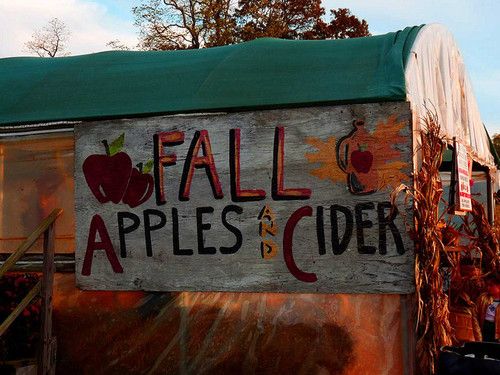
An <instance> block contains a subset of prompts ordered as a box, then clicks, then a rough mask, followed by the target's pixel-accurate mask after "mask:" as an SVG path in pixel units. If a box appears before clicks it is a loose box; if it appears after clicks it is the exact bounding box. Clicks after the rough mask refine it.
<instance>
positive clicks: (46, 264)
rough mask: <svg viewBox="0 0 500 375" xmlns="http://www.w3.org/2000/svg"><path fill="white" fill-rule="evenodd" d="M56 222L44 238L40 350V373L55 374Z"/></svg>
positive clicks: (43, 374) (44, 374)
mask: <svg viewBox="0 0 500 375" xmlns="http://www.w3.org/2000/svg"><path fill="white" fill-rule="evenodd" d="M54 248H55V224H54V223H52V224H51V225H50V226H49V227H48V228H47V230H46V231H45V233H44V238H43V249H44V252H43V254H44V258H43V281H42V291H41V296H42V317H41V320H42V325H41V330H40V352H39V359H38V374H39V375H46V374H55V362H54V360H53V356H54V353H53V349H52V346H53V345H54V344H53V341H54V339H53V337H52V286H53V282H54Z"/></svg>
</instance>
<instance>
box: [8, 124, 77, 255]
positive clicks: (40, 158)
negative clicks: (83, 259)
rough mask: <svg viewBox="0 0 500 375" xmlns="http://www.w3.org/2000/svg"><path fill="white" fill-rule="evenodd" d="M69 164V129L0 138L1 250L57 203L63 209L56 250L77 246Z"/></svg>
mask: <svg viewBox="0 0 500 375" xmlns="http://www.w3.org/2000/svg"><path fill="white" fill-rule="evenodd" d="M73 164H74V141H73V133H71V132H70V133H62V134H55V135H54V134H47V135H36V136H25V137H15V138H3V139H0V253H6V252H13V251H15V250H16V248H17V247H18V246H19V245H20V244H21V243H22V242H23V241H24V240H25V239H26V237H27V236H28V235H29V234H30V233H31V231H32V230H33V229H34V228H36V226H37V225H38V224H39V223H40V222H41V221H42V220H43V218H45V217H46V216H47V215H48V214H50V212H51V211H52V210H53V209H54V208H56V207H60V208H63V209H64V212H63V215H62V216H61V217H60V218H59V219H58V222H57V226H56V252H58V253H72V252H74V251H75V233H74V232H75V227H74V223H75V212H74V179H73V168H74V167H73ZM42 241H43V240H42V239H40V240H39V241H37V243H36V244H35V246H34V247H33V248H32V250H30V252H41V250H42Z"/></svg>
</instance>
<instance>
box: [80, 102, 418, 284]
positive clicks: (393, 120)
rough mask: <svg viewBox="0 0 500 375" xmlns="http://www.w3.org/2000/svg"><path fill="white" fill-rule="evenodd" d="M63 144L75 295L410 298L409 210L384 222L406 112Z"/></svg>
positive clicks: (120, 130)
mask: <svg viewBox="0 0 500 375" xmlns="http://www.w3.org/2000/svg"><path fill="white" fill-rule="evenodd" d="M234 129H236V130H234ZM121 134H124V143H123V147H122V149H121V150H119V147H117V146H119V143H120V139H121V137H120V136H121ZM103 140H107V143H108V144H107V146H108V147H107V148H108V150H107V151H110V155H107V154H106V152H105V147H104V146H103V142H102V141H103ZM113 140H117V141H116V142H115V143H112V141H113ZM75 145H76V152H75V157H76V160H75V183H76V190H75V200H76V202H75V208H76V218H77V222H76V229H77V250H76V255H75V261H76V277H77V284H78V285H79V286H80V287H82V288H85V289H104V290H110V289H111V290H115V289H119V290H171V291H174V290H200V291H203V290H218V291H219V290H220V291H276V292H321V293H411V292H412V291H413V290H414V281H413V243H412V241H411V240H410V238H409V236H408V234H407V232H406V227H405V221H406V223H411V222H412V212H411V208H410V207H409V206H407V207H406V208H403V207H404V205H403V204H401V205H400V212H399V213H398V214H397V215H396V216H395V217H394V218H389V217H388V215H389V208H390V207H389V195H390V192H391V191H392V189H393V188H394V187H395V186H397V185H399V183H401V182H405V183H406V184H407V185H408V186H411V185H412V178H411V172H412V154H413V150H412V137H411V112H410V109H409V105H408V103H377V104H358V105H344V106H325V107H313V108H296V109H286V110H269V111H255V112H244V113H232V114H206V115H183V116H164V117H153V118H141V119H133V120H113V121H104V122H92V123H82V124H77V125H76V126H75ZM238 151H239V152H238ZM113 152H114V154H113V155H111V154H112V153H113ZM149 160H153V161H154V163H153V164H154V166H155V168H154V170H153V171H151V172H149V171H147V172H146V173H141V172H140V171H139V170H140V167H139V163H142V165H143V166H144V165H147V162H148V161H149ZM134 165H137V167H135V168H134ZM237 176H239V181H237V180H238V177H237ZM238 183H239V188H240V189H241V190H245V189H247V190H249V191H247V192H246V195H247V199H245V196H244V194H243V195H241V194H240V195H238V194H237V190H238V189H237V188H238ZM264 195H265V197H264ZM248 196H250V198H252V199H248ZM261 198H262V199H261ZM297 198H299V199H297ZM266 207H267V208H269V209H270V211H269V213H268V215H264V218H262V217H261V216H262V212H263V210H264V209H265V208H266ZM344 238H345V240H343V239H344Z"/></svg>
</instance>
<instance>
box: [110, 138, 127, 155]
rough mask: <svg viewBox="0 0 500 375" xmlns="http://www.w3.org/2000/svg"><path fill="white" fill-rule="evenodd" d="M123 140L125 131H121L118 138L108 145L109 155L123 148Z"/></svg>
mask: <svg viewBox="0 0 500 375" xmlns="http://www.w3.org/2000/svg"><path fill="white" fill-rule="evenodd" d="M124 141H125V133H122V134H121V135H120V136H119V137H118V138H116V139H115V140H114V141H113V142H111V144H110V145H109V156H113V155H115V154H117V153H119V152H120V151H121V150H122V148H123V142H124Z"/></svg>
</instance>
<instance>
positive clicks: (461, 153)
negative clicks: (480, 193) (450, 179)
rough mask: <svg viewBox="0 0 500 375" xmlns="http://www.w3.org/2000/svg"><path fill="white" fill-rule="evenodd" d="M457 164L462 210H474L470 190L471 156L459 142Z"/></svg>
mask: <svg viewBox="0 0 500 375" xmlns="http://www.w3.org/2000/svg"><path fill="white" fill-rule="evenodd" d="M456 146H457V148H456V150H457V155H456V158H457V159H456V160H457V162H456V166H457V196H458V199H457V202H458V209H459V210H460V211H472V202H471V191H470V179H471V176H470V171H469V157H468V154H467V148H466V147H465V146H464V145H463V144H461V143H459V142H457V143H456Z"/></svg>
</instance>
